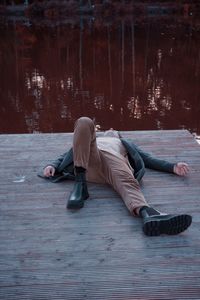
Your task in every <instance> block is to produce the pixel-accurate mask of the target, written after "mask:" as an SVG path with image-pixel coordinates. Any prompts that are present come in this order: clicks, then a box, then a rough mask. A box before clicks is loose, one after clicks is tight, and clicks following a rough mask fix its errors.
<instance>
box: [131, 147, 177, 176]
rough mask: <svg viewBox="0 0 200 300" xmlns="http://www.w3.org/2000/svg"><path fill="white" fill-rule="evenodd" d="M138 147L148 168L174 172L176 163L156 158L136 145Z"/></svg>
mask: <svg viewBox="0 0 200 300" xmlns="http://www.w3.org/2000/svg"><path fill="white" fill-rule="evenodd" d="M136 149H137V151H138V153H139V154H140V156H141V157H142V159H143V161H144V165H145V167H146V168H149V169H153V170H158V171H163V172H169V173H174V165H175V164H174V163H171V162H169V161H166V160H163V159H158V158H155V157H153V156H152V155H151V154H149V153H147V152H145V151H143V150H141V149H140V148H139V147H138V146H136Z"/></svg>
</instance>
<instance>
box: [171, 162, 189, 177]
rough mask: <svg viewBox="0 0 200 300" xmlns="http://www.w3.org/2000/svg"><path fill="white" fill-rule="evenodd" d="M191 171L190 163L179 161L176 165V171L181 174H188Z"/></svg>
mask: <svg viewBox="0 0 200 300" xmlns="http://www.w3.org/2000/svg"><path fill="white" fill-rule="evenodd" d="M188 172H189V166H188V164H186V163H184V162H178V163H177V164H176V165H174V173H175V174H177V175H179V176H186V175H187V174H188Z"/></svg>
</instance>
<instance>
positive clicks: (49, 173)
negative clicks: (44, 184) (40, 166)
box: [44, 166, 56, 177]
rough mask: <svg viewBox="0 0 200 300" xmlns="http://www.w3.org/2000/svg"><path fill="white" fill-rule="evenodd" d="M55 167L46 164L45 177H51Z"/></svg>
mask: <svg viewBox="0 0 200 300" xmlns="http://www.w3.org/2000/svg"><path fill="white" fill-rule="evenodd" d="M55 171H56V170H55V168H54V167H53V166H47V167H46V168H45V169H44V176H45V177H51V176H54V174H55Z"/></svg>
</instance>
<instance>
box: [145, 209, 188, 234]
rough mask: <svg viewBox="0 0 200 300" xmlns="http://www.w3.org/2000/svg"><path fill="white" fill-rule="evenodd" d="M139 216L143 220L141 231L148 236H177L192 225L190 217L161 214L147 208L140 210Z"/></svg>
mask: <svg viewBox="0 0 200 300" xmlns="http://www.w3.org/2000/svg"><path fill="white" fill-rule="evenodd" d="M140 216H141V217H142V218H143V231H144V233H145V234H146V235H149V236H158V235H160V234H170V235H172V234H179V233H181V232H182V231H184V230H186V229H187V228H188V227H189V226H190V225H191V223H192V217H191V216H190V215H186V214H182V215H176V214H171V215H169V214H161V213H160V212H159V211H157V210H155V209H154V208H152V207H147V206H144V207H142V208H141V209H140Z"/></svg>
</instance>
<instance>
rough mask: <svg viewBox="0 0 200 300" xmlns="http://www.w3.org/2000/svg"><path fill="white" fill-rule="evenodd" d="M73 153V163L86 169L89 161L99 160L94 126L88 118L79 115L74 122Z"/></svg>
mask: <svg viewBox="0 0 200 300" xmlns="http://www.w3.org/2000/svg"><path fill="white" fill-rule="evenodd" d="M73 155H74V165H75V166H76V167H82V168H84V169H88V165H89V161H90V162H91V161H96V160H99V150H98V148H97V143H96V132H95V126H94V123H93V121H92V120H91V119H90V118H87V117H81V118H79V119H78V120H77V121H76V123H75V127H74V139H73Z"/></svg>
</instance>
